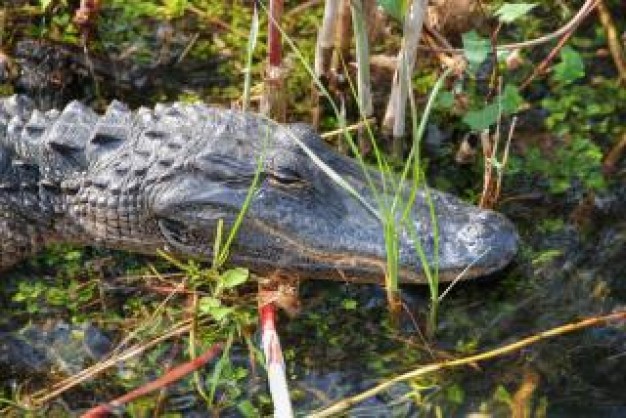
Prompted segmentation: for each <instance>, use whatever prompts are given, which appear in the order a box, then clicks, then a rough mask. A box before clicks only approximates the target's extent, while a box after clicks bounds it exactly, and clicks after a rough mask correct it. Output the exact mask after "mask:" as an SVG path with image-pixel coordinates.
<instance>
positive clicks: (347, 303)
mask: <svg viewBox="0 0 626 418" xmlns="http://www.w3.org/2000/svg"><path fill="white" fill-rule="evenodd" d="M341 306H343V309H345V310H346V311H353V310H355V309H356V300H354V299H344V300H342V301H341Z"/></svg>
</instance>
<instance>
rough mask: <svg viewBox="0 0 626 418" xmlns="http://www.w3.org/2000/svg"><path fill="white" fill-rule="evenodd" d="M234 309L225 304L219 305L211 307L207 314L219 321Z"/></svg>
mask: <svg viewBox="0 0 626 418" xmlns="http://www.w3.org/2000/svg"><path fill="white" fill-rule="evenodd" d="M234 310H235V309H234V308H229V307H227V306H220V307H218V308H213V309H211V310H210V311H209V312H208V314H209V315H210V316H211V318H213V319H214V320H215V321H217V322H220V321H221V320H222V319H224V318H226V317H227V316H228V315H230V314H231V313H232V312H233V311H234Z"/></svg>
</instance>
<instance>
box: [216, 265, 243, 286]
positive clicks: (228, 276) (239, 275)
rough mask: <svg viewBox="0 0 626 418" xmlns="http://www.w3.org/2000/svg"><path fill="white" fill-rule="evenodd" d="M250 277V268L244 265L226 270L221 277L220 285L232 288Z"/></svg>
mask: <svg viewBox="0 0 626 418" xmlns="http://www.w3.org/2000/svg"><path fill="white" fill-rule="evenodd" d="M248 277H249V273H248V269H245V268H242V267H237V268H234V269H230V270H226V271H225V272H224V274H222V276H221V277H220V286H221V287H223V288H226V289H230V288H232V287H236V286H239V285H240V284H242V283H245V282H246V281H247V280H248Z"/></svg>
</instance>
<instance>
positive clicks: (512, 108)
mask: <svg viewBox="0 0 626 418" xmlns="http://www.w3.org/2000/svg"><path fill="white" fill-rule="evenodd" d="M501 100H502V101H501V103H502V113H504V114H511V113H514V112H517V109H519V107H520V106H521V105H522V103H524V99H523V98H522V96H521V95H520V94H519V90H518V89H517V87H515V86H514V85H512V84H507V85H506V86H505V87H504V91H503V92H502V99H501Z"/></svg>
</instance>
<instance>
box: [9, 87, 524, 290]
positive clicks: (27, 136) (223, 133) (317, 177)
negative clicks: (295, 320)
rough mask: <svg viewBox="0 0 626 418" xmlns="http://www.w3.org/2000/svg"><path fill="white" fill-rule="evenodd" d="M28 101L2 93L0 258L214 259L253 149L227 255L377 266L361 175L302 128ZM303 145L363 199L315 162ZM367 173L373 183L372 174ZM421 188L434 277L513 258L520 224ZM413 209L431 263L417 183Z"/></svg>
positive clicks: (326, 269)
mask: <svg viewBox="0 0 626 418" xmlns="http://www.w3.org/2000/svg"><path fill="white" fill-rule="evenodd" d="M31 106H32V105H31V103H30V101H29V100H28V99H26V98H24V97H20V96H13V97H11V98H7V99H3V100H2V101H0V235H1V236H2V237H3V238H4V239H3V240H2V242H1V243H0V269H1V268H7V267H9V266H11V265H13V264H15V263H16V262H18V261H20V260H21V259H23V258H24V257H27V256H29V255H31V254H33V253H35V252H36V251H38V250H39V249H41V248H42V247H44V246H46V245H48V244H50V243H54V242H68V243H75V244H79V245H99V246H104V247H108V248H114V249H119V250H127V251H133V252H140V253H147V254H154V253H155V252H156V251H157V250H159V249H165V250H168V251H171V252H173V253H175V254H179V255H183V256H189V257H197V258H201V259H207V260H210V259H211V249H212V246H213V243H214V240H215V231H216V229H217V223H218V220H219V219H223V220H224V225H225V230H228V229H229V227H230V226H231V225H232V223H233V221H234V219H235V218H236V217H237V215H238V213H239V212H240V211H241V208H242V205H243V202H244V200H245V197H246V194H247V193H248V190H249V188H250V185H251V183H252V180H253V178H254V175H255V172H256V170H257V161H258V159H259V156H260V155H263V163H262V171H261V173H260V177H259V183H258V187H257V189H256V191H255V192H254V196H253V199H252V202H251V205H250V207H249V209H248V211H247V213H246V216H245V219H244V222H243V224H242V226H241V229H240V231H239V234H238V236H237V238H236V240H235V242H234V245H233V247H232V248H231V252H230V254H231V258H230V261H231V262H232V263H233V264H235V265H242V266H246V267H249V268H250V269H251V270H252V271H255V272H257V273H260V274H266V273H270V272H272V271H275V270H281V271H283V272H286V273H291V274H293V275H295V276H297V277H301V278H315V279H340V280H352V281H358V282H381V281H382V280H383V279H384V275H385V265H386V261H385V260H386V252H385V245H384V241H383V232H382V226H381V222H380V220H379V219H378V218H377V216H376V214H375V213H373V212H372V211H371V210H369V209H368V208H367V207H366V206H367V205H369V206H370V207H373V208H377V207H378V206H377V203H376V200H375V199H374V197H373V196H372V193H371V192H370V188H369V187H368V185H367V181H366V179H365V176H364V174H363V172H362V170H361V169H360V166H359V165H358V164H357V163H356V162H355V161H354V160H351V159H349V158H346V157H343V156H341V155H338V154H336V153H335V152H333V151H332V150H331V149H330V148H329V147H327V146H326V145H325V144H324V143H323V142H322V140H321V139H320V138H319V136H318V135H317V134H316V133H315V132H313V130H312V129H311V128H309V127H306V126H304V125H289V126H286V125H278V124H275V123H273V122H270V121H267V120H265V119H263V118H262V117H260V116H258V115H254V114H250V113H242V112H237V111H230V110H222V109H215V108H209V107H206V106H204V105H200V104H194V105H187V104H180V103H176V104H173V105H158V106H157V107H156V108H155V109H154V110H148V109H145V108H141V109H139V110H137V111H135V112H131V111H129V110H128V109H127V108H126V107H125V106H124V105H122V104H121V103H118V102H114V103H112V104H111V105H110V106H109V108H108V109H107V111H106V113H105V114H104V115H102V116H98V115H96V114H95V113H94V112H93V111H91V110H90V109H88V108H86V107H84V106H83V105H81V104H80V103H78V102H73V103H71V104H70V105H68V106H67V107H66V108H65V109H64V110H63V111H62V112H61V113H59V112H57V111H50V112H46V113H45V114H44V113H40V112H38V111H36V110H32V109H31ZM298 142H300V144H299V143H298ZM302 144H305V145H306V146H307V147H308V148H309V150H310V151H312V152H313V153H314V154H315V155H317V157H318V158H319V159H320V160H321V161H323V162H324V163H325V164H326V165H328V166H329V167H330V168H332V169H333V170H334V171H335V172H337V173H338V174H340V175H341V176H342V177H343V178H345V179H346V180H347V181H348V182H349V183H350V184H351V185H352V186H353V187H354V188H355V189H356V190H357V191H358V192H359V193H360V194H361V195H362V196H363V199H364V201H365V202H366V204H364V203H363V202H361V201H359V200H357V199H355V198H354V197H353V196H351V195H350V194H349V193H348V192H347V191H346V190H345V189H344V188H342V187H340V186H339V185H338V184H337V183H336V182H335V181H333V180H332V179H331V178H330V177H329V176H328V175H327V174H325V173H324V172H323V171H322V170H321V169H320V167H319V165H318V164H316V163H315V162H314V161H313V159H312V158H311V156H310V154H309V153H308V152H306V151H305V150H304V148H303V147H302V146H301V145H302ZM369 173H370V175H371V177H372V178H373V181H374V182H375V183H376V184H379V185H380V175H379V174H378V173H377V172H375V171H373V170H370V171H369ZM403 193H404V196H405V198H408V196H410V193H409V190H408V189H407V190H405V191H404V192H403ZM430 195H431V197H432V200H433V204H434V209H435V212H436V216H437V220H438V229H439V240H440V250H439V272H440V280H442V281H450V280H454V279H455V278H456V277H457V275H458V274H459V273H460V272H461V271H463V270H464V269H466V268H467V267H468V266H471V267H470V268H469V269H467V271H466V272H465V274H464V276H463V278H464V279H469V278H473V277H476V276H481V275H485V274H489V273H492V272H494V271H497V270H499V269H501V268H503V267H504V266H506V265H507V264H508V263H509V262H510V261H511V259H512V258H513V257H514V255H515V254H516V252H517V247H518V235H517V233H516V230H515V228H514V226H513V225H512V224H511V222H509V221H508V220H507V219H506V218H505V217H504V216H502V215H500V214H498V213H496V212H492V211H488V210H481V209H478V208H477V207H474V206H471V205H468V204H466V203H464V202H462V201H461V200H459V199H458V198H456V197H454V196H451V195H449V194H446V193H442V192H439V191H435V190H431V191H430ZM383 199H387V200H388V201H389V200H390V199H391V197H390V196H384V195H383ZM410 218H411V222H413V224H414V225H415V227H416V229H417V231H418V234H419V237H420V238H421V242H422V245H423V247H424V252H425V254H426V256H427V258H428V259H429V261H430V262H433V260H434V259H435V257H434V254H433V253H434V246H433V229H432V225H431V223H430V215H429V207H428V204H427V202H426V199H425V193H424V191H420V192H418V193H417V195H416V196H415V201H414V204H413V209H412V212H411V213H410ZM401 229H402V228H401ZM399 239H400V262H401V270H400V279H401V281H402V282H409V283H424V282H425V278H424V274H423V271H422V268H421V264H420V261H419V258H418V256H417V254H416V252H415V250H414V246H413V244H412V242H411V240H410V238H409V235H408V234H407V233H406V231H404V230H401V231H400V234H399Z"/></svg>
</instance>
